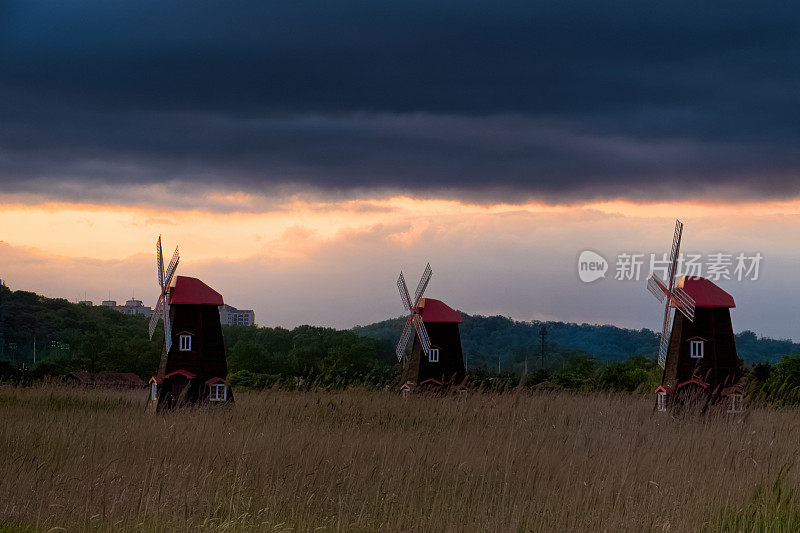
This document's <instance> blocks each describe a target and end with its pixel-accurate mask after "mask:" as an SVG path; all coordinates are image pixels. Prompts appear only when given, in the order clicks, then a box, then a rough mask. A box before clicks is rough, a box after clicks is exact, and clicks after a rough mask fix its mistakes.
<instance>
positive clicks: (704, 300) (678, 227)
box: [647, 221, 742, 411]
mask: <svg viewBox="0 0 800 533" xmlns="http://www.w3.org/2000/svg"><path fill="white" fill-rule="evenodd" d="M682 232H683V224H681V222H680V221H677V223H676V224H675V235H674V237H673V241H672V250H671V255H670V266H669V273H668V277H669V279H668V280H667V282H666V283H665V282H664V281H662V280H661V279H660V278H659V277H658V276H657V275H655V274H653V275H652V277H651V278H650V279H649V280H648V282H647V288H648V289H649V290H650V292H652V293H653V294H654V295H655V296H656V298H658V299H659V300H660V301H662V302H664V301H665V300H666V306H665V309H664V321H663V324H662V329H661V342H660V344H659V351H658V363H659V365H661V367H662V368H664V376H663V378H662V380H661V386H660V387H658V388H657V389H656V398H657V403H656V405H657V408H658V409H659V410H660V411H663V410H666V409H667V406H668V405H670V404H673V405H679V404H684V403H686V402H687V401H690V400H691V401H695V402H699V403H701V404H702V405H704V406H706V405H709V404H711V403H717V402H719V401H720V400H726V401H728V402H729V405H730V408H731V410H734V411H736V410H739V409H740V408H741V399H742V391H741V387H740V386H739V382H740V379H741V377H742V364H741V361H740V360H739V356H738V355H737V353H736V341H735V338H734V336H733V325H732V324H731V314H730V310H731V309H732V308H734V307H736V304H735V303H734V301H733V297H732V296H731V295H730V294H728V293H727V292H725V291H724V290H722V289H721V288H719V287H718V286H717V285H715V284H714V283H713V282H711V281H710V280H708V279H705V278H701V277H685V276H682V277H680V278H678V279H677V282H676V280H675V275H676V270H677V264H678V257H679V252H680V242H681V234H682ZM671 308H674V309H675V311H674V312H673V311H671ZM670 322H672V327H671V328H670Z"/></svg>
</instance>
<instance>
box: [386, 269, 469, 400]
mask: <svg viewBox="0 0 800 533" xmlns="http://www.w3.org/2000/svg"><path fill="white" fill-rule="evenodd" d="M432 276H433V270H431V265H430V264H428V265H427V267H426V268H425V272H424V273H423V274H422V279H420V281H419V285H418V286H417V290H416V292H415V293H414V300H413V301H412V300H411V298H410V296H409V294H408V287H407V286H406V280H405V278H404V277H403V273H402V272H401V273H400V277H399V278H398V279H397V288H398V289H399V290H400V298H401V299H402V300H403V306H404V307H405V309H406V311H407V312H408V313H410V314H409V316H408V318H407V319H406V325H405V327H404V328H403V333H402V334H401V335H400V342H399V343H398V344H397V358H398V360H400V361H403V360H404V359H405V364H404V368H403V377H404V380H403V381H404V382H405V384H404V387H406V388H431V387H442V386H449V385H458V384H461V382H463V381H464V376H465V374H466V371H465V369H464V354H463V352H462V350H461V334H460V332H459V327H458V325H459V324H460V323H461V315H460V314H459V313H458V311H455V310H454V309H452V308H451V307H449V306H448V305H447V304H445V303H444V302H442V301H440V300H434V299H433V298H423V297H422V295H423V293H424V292H425V289H426V288H427V286H428V282H429V281H430V280H431V277H432ZM414 332H416V336H415V335H414ZM412 337H414V343H413V344H412V346H411V352H410V354H408V355H407V356H406V351H407V348H408V343H409V341H410V340H411V338H412Z"/></svg>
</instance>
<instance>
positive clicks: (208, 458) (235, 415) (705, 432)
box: [0, 386, 800, 531]
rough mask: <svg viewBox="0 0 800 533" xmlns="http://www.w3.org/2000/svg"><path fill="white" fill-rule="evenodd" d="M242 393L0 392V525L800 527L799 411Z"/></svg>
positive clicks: (563, 397) (526, 398)
mask: <svg viewBox="0 0 800 533" xmlns="http://www.w3.org/2000/svg"><path fill="white" fill-rule="evenodd" d="M236 399H237V403H236V405H235V406H233V407H232V408H230V409H210V410H188V411H181V412H176V413H172V414H167V415H158V416H155V415H149V414H146V413H145V412H144V409H143V402H144V393H143V392H137V393H122V392H112V391H82V390H74V389H66V388H58V387H54V386H49V387H39V388H26V389H17V388H12V387H0V529H2V528H3V526H5V527H11V528H29V529H31V530H42V531H46V530H49V529H50V528H53V527H63V528H65V529H67V530H76V529H78V530H80V529H93V530H98V529H99V530H119V529H134V528H135V529H144V530H163V531H167V530H169V531H172V530H176V529H177V530H185V529H190V528H191V529H196V528H197V527H198V526H199V527H200V528H205V529H228V530H245V529H264V530H312V529H317V528H321V529H323V530H356V531H372V530H379V529H381V530H425V531H466V530H469V531H509V530H518V531H529V530H530V531H586V530H602V531H652V530H658V531H691V530H703V529H707V530H719V529H730V530H751V529H753V528H757V527H761V526H764V524H770V523H772V524H777V525H779V526H785V527H786V528H787V529H786V530H787V531H790V530H792V529H794V530H796V529H797V528H798V527H800V523H799V522H798V517H797V512H796V508H797V501H796V500H794V496H793V494H792V493H791V489H792V488H793V487H795V486H797V483H798V480H800V477H799V476H800V475H799V474H798V471H797V469H796V468H795V466H796V462H797V460H798V451H799V448H800V444H798V435H800V416H798V415H800V411H798V410H794V409H792V410H788V409H787V410H766V409H753V410H751V411H750V412H749V413H747V414H746V415H743V416H742V415H739V416H736V417H728V416H707V417H689V418H686V419H682V420H675V419H672V418H670V416H669V415H664V414H661V413H654V412H653V411H652V404H651V401H650V400H651V399H650V398H642V397H638V396H627V395H611V394H586V395H578V394H567V393H525V394H520V395H504V396H494V395H480V394H475V395H471V396H468V397H466V398H455V397H440V398H428V397H412V398H410V399H408V400H407V401H404V400H403V399H401V398H400V397H398V396H397V395H395V394H390V393H374V392H365V391H349V392H340V393H327V392H312V393H299V392H298V393H290V392H262V393H239V394H237V397H236ZM776 486H777V487H778V489H777V490H778V493H779V494H778V495H777V496H774V495H773V493H774V491H775V488H774V487H776ZM760 498H761V499H760ZM762 500H763V501H762ZM773 508H774V509H773ZM792 509H795V511H792ZM758 513H762V514H763V515H764V517H763V519H762V518H758V516H759V515H758ZM759 520H760V521H759ZM770 521H771V522H770ZM767 529H769V528H767ZM762 530H763V529H762Z"/></svg>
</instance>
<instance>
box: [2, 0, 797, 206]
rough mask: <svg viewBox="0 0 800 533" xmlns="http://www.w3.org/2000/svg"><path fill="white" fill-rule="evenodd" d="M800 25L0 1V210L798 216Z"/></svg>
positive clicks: (718, 13)
mask: <svg viewBox="0 0 800 533" xmlns="http://www.w3.org/2000/svg"><path fill="white" fill-rule="evenodd" d="M799 11H800V10H798V9H797V8H794V7H793V6H792V5H790V4H789V3H764V2H760V3H757V4H756V3H752V4H750V3H719V4H716V5H710V4H705V5H702V6H695V5H693V3H688V2H662V3H647V2H622V1H617V2H602V3H595V2H580V3H578V2H525V3H497V2H475V1H473V2H449V1H448V2H437V3H435V4H434V5H430V3H428V2H388V3H387V2H347V3H331V2H316V3H315V2H268V3H265V2H151V1H138V2H105V1H99V0H96V1H88V2H82V3H80V4H79V5H77V4H74V3H59V2H36V1H32V0H26V1H24V2H4V3H0V17H2V20H0V98H1V99H2V100H0V102H2V103H0V188H1V189H2V190H4V191H6V192H44V193H49V194H53V195H56V196H59V195H60V196H66V197H70V196H78V197H81V196H82V195H84V194H87V192H86V191H91V190H95V191H102V194H103V195H107V194H112V193H109V187H111V188H113V186H114V184H117V183H128V184H129V183H131V182H137V183H161V182H163V181H165V180H167V181H172V182H182V183H190V184H199V185H201V186H207V187H211V188H214V187H233V188H242V189H245V190H255V191H264V190H269V189H272V188H274V187H283V186H287V185H296V186H299V187H311V188H316V189H320V190H323V191H329V192H330V191H335V192H343V193H352V191H354V190H364V189H375V188H377V189H398V188H401V189H406V188H412V189H414V190H416V191H418V192H420V193H426V192H430V193H434V194H440V193H442V192H447V193H449V194H454V195H467V196H470V197H481V196H484V197H486V196H489V197H492V198H494V197H503V198H506V199H508V198H524V197H527V196H539V197H544V198H547V199H550V200H555V201H559V200H565V201H569V200H575V199H585V198H595V197H617V196H626V197H632V198H647V197H649V196H651V195H653V194H656V193H659V192H661V191H662V190H663V188H664V184H665V183H667V182H669V183H672V184H675V183H677V184H678V185H683V186H684V187H678V188H672V189H671V191H672V192H671V194H672V195H673V196H681V195H684V194H686V187H685V186H692V187H693V189H692V194H699V195H712V194H719V193H720V192H722V193H724V194H725V195H728V196H734V197H735V196H752V195H754V194H757V195H760V196H785V195H796V194H798V193H800V180H798V169H800V152H798V150H797V149H796V146H797V142H798V140H800V139H798V137H800V106H798V104H800V101H798V100H800V71H798V69H797V68H796V66H797V64H798V60H800V37H799V35H800V34H799V33H798V32H797V27H798V23H800V14H799ZM82 186H85V187H82ZM84 189H85V190H84Z"/></svg>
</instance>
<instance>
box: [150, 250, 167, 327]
mask: <svg viewBox="0 0 800 533" xmlns="http://www.w3.org/2000/svg"><path fill="white" fill-rule="evenodd" d="M156 265H158V286H159V287H161V290H162V291H163V290H164V254H163V253H161V235H159V236H158V242H157V243H156ZM150 336H151V337H152V336H153V335H152V333H151V334H150Z"/></svg>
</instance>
